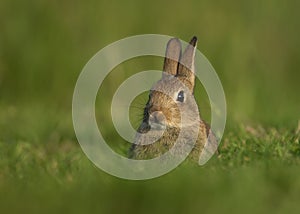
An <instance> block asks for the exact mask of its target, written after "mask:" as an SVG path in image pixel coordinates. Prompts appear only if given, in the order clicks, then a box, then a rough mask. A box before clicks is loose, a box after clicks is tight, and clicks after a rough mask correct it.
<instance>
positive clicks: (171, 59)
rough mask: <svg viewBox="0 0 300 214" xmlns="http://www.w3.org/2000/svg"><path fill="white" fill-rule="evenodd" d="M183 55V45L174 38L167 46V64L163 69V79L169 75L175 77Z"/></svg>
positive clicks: (165, 63)
mask: <svg viewBox="0 0 300 214" xmlns="http://www.w3.org/2000/svg"><path fill="white" fill-rule="evenodd" d="M180 55H181V43H180V41H179V40H178V39H176V38H173V39H170V41H169V42H168V44H167V49H166V55H165V62H164V68H163V71H164V72H163V78H164V77H166V76H168V75H173V76H175V75H176V74H177V67H178V64H179V59H180Z"/></svg>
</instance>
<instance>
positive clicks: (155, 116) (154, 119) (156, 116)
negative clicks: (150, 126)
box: [149, 111, 165, 124]
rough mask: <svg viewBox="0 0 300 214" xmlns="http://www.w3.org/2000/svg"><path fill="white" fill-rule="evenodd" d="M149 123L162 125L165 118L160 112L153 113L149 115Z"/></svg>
mask: <svg viewBox="0 0 300 214" xmlns="http://www.w3.org/2000/svg"><path fill="white" fill-rule="evenodd" d="M149 122H150V123H158V124H164V122H165V116H164V114H163V113H162V112H161V111H154V112H152V113H151V114H150V115H149Z"/></svg>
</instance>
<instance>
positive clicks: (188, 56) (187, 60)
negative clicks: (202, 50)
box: [176, 36, 197, 92]
mask: <svg viewBox="0 0 300 214" xmlns="http://www.w3.org/2000/svg"><path fill="white" fill-rule="evenodd" d="M196 46H197V37H195V36H194V37H193V38H192V40H191V41H190V44H189V45H188V46H187V47H186V49H185V51H184V53H183V55H182V57H181V59H180V63H179V65H178V69H177V74H176V77H178V78H179V79H180V80H181V81H182V82H183V83H184V84H185V85H186V86H187V87H188V88H189V89H190V91H191V92H193V90H194V86H195V73H194V72H195V68H194V67H195V66H194V61H195V53H196Z"/></svg>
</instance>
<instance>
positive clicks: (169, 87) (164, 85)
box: [151, 77, 186, 95]
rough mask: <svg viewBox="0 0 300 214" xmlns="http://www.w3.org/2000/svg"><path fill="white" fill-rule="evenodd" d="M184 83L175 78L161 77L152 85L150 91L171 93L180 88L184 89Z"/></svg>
mask: <svg viewBox="0 0 300 214" xmlns="http://www.w3.org/2000/svg"><path fill="white" fill-rule="evenodd" d="M185 89H186V87H185V85H184V84H183V83H182V82H181V81H180V80H178V79H177V78H175V77H174V78H169V79H161V80H159V81H158V82H157V83H156V84H154V85H153V87H152V89H151V90H152V91H160V92H163V93H166V94H169V93H170V94H169V95H171V94H173V93H174V92H178V91H180V90H185Z"/></svg>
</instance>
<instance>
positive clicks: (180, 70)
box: [129, 37, 218, 161]
mask: <svg viewBox="0 0 300 214" xmlns="http://www.w3.org/2000/svg"><path fill="white" fill-rule="evenodd" d="M196 45H197V38H196V37H193V38H192V40H191V41H190V45H188V47H187V48H186V49H185V51H184V53H183V55H182V56H181V43H180V41H179V40H178V39H176V38H173V39H171V40H170V41H169V42H168V44H167V48H166V55H165V61H164V67H163V71H164V72H163V75H162V78H161V79H160V80H159V81H158V82H157V83H156V84H155V85H154V86H153V87H152V89H151V90H150V94H149V100H148V102H147V104H146V106H145V108H144V117H143V121H142V123H141V125H140V127H139V128H138V134H137V135H136V137H135V142H134V144H133V145H132V146H131V148H130V150H129V157H130V158H133V159H151V158H155V157H158V156H160V155H162V154H164V153H165V152H167V151H169V150H170V149H171V148H172V147H173V146H174V143H175V141H176V139H177V138H178V136H179V133H180V130H181V128H183V127H185V128H187V130H188V133H187V134H186V135H185V136H183V138H182V140H181V141H185V142H188V141H190V139H189V134H191V133H197V132H198V138H196V139H197V140H196V142H195V145H193V148H192V151H191V153H190V154H189V158H190V159H192V160H193V161H198V160H199V156H200V153H201V151H202V150H203V148H204V145H205V143H206V142H207V140H208V138H209V140H208V144H209V146H208V148H209V150H210V151H209V152H214V151H216V148H217V146H218V143H217V141H216V139H215V137H214V136H213V134H212V132H211V130H210V127H209V126H208V125H207V124H206V123H205V122H204V121H203V120H201V119H200V115H199V113H198V107H197V105H196V104H195V105H194V106H193V102H194V99H195V98H194V95H193V91H194V85H195V74H194V57H195V52H196ZM178 80H179V81H178ZM163 91H166V92H167V93H163ZM194 103H195V102H194ZM195 106H196V107H195ZM180 111H183V112H184V113H185V115H187V116H186V117H187V118H188V119H187V120H185V122H183V121H182V120H181V119H182V118H181V113H180ZM195 114H197V117H195ZM198 115H199V116H198ZM197 118H198V119H197ZM195 124H196V126H195ZM139 133H141V134H139ZM144 133H147V135H144V136H143V134H144ZM159 135H160V136H159ZM157 136H159V137H160V138H158V139H157ZM196 137H197V135H196ZM153 139H157V140H155V141H156V142H155V143H151V141H153ZM148 141H149V142H150V143H149V142H148Z"/></svg>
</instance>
